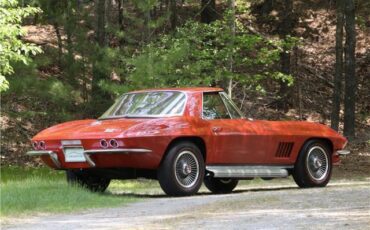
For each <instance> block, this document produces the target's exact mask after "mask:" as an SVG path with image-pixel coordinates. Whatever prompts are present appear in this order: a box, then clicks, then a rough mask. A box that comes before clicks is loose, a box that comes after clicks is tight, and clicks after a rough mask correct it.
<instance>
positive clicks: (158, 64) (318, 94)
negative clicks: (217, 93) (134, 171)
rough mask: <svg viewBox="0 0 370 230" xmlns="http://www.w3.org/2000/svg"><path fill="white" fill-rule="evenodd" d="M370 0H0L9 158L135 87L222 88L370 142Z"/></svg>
mask: <svg viewBox="0 0 370 230" xmlns="http://www.w3.org/2000/svg"><path fill="white" fill-rule="evenodd" d="M369 15H370V2H369V1H368V0H356V1H355V0H217V1H216V0H136V1H133V0H74V1H70V0H22V1H17V0H0V91H1V117H0V123H1V165H35V164H39V163H38V162H34V161H33V160H31V158H28V157H26V156H25V155H24V153H25V152H26V150H27V149H29V148H30V147H31V145H30V141H29V139H30V138H31V137H32V136H33V135H34V134H36V133H37V132H38V131H40V130H42V129H44V128H46V127H48V126H51V125H53V124H57V123H60V122H64V121H69V120H74V119H84V118H96V117H98V116H100V115H101V114H102V113H103V112H104V111H105V110H106V109H107V108H108V107H110V105H111V104H112V103H113V102H114V100H115V98H117V97H118V96H119V95H121V94H122V93H125V92H128V91H130V90H136V89H145V88H162V87H181V86H215V87H222V88H223V89H224V90H225V91H226V92H227V93H228V94H229V96H231V97H232V98H233V100H234V101H235V102H236V104H237V105H238V106H239V108H240V109H241V111H242V112H243V113H244V114H245V116H246V117H252V118H254V119H266V120H307V121H314V122H320V123H323V124H326V125H328V126H331V127H332V128H333V129H335V130H338V131H340V132H341V133H343V134H344V135H345V136H346V137H347V138H348V139H349V140H350V141H351V146H352V148H354V149H357V150H358V149H365V150H366V149H367V150H366V151H367V152H368V149H369V146H370V93H369V92H370V36H369V35H370V34H369V29H370V16H369Z"/></svg>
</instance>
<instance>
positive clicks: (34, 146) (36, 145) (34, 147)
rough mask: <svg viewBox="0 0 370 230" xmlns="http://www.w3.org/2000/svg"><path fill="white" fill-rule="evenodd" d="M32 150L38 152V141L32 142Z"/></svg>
mask: <svg viewBox="0 0 370 230" xmlns="http://www.w3.org/2000/svg"><path fill="white" fill-rule="evenodd" d="M32 148H33V149H34V150H37V148H38V143H37V141H33V142H32Z"/></svg>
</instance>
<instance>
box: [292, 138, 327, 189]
mask: <svg viewBox="0 0 370 230" xmlns="http://www.w3.org/2000/svg"><path fill="white" fill-rule="evenodd" d="M331 171H332V161H331V154H330V151H329V148H328V146H327V145H326V144H325V143H323V142H321V141H318V140H311V141H308V142H307V143H306V144H305V145H304V146H303V148H302V150H301V152H300V153H299V156H298V159H297V161H296V163H295V165H294V169H293V173H292V174H293V178H294V181H295V182H296V183H297V185H298V186H299V187H301V188H310V187H325V186H326V185H327V184H328V182H329V180H330V177H331Z"/></svg>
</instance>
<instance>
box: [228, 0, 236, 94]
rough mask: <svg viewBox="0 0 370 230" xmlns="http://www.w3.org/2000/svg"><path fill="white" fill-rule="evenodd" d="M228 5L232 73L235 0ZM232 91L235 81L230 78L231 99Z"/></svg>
mask: <svg viewBox="0 0 370 230" xmlns="http://www.w3.org/2000/svg"><path fill="white" fill-rule="evenodd" d="M228 5H229V9H230V11H231V12H230V15H229V18H228V21H229V22H228V23H229V26H230V34H231V39H230V48H231V49H230V50H231V51H230V52H231V53H230V57H229V62H230V66H229V71H230V73H232V72H233V71H234V57H233V47H234V39H235V0H228ZM232 90H233V79H232V78H231V77H230V79H229V86H228V94H229V97H230V98H232V94H233V93H232Z"/></svg>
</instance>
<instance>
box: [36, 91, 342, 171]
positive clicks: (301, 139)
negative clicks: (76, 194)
mask: <svg viewBox="0 0 370 230" xmlns="http://www.w3.org/2000/svg"><path fill="white" fill-rule="evenodd" d="M157 90H158V89H157ZM160 90H177V91H182V92H184V93H186V94H187V96H188V99H187V104H186V108H185V111H184V114H183V116H177V117H168V118H151V119H149V118H145V119H132V118H120V119H111V120H80V121H71V122H66V123H62V124H59V125H56V126H53V127H50V128H48V129H45V130H43V131H41V132H40V133H38V134H37V135H36V136H35V137H33V138H32V141H45V143H46V149H47V150H53V151H55V152H56V153H57V155H58V158H59V160H60V161H61V166H62V168H88V167H90V166H89V165H88V164H87V163H66V162H65V160H64V154H63V151H62V146H61V140H81V142H82V145H83V147H84V149H85V150H88V149H100V148H101V146H100V139H106V140H107V141H108V140H110V139H116V140H117V141H118V143H119V145H120V146H119V147H124V148H145V149H150V150H152V152H151V153H140V154H138V153H130V154H96V155H92V156H91V158H92V159H93V161H94V162H95V163H96V167H102V168H107V167H109V168H112V167H130V168H146V169H156V168H158V167H159V164H160V162H161V159H162V157H163V155H164V154H165V151H166V149H167V147H168V146H169V144H170V143H171V141H173V140H174V139H176V138H179V137H189V136H191V137H199V138H201V139H203V141H204V143H205V145H206V150H207V151H206V164H280V165H281V164H284V165H293V164H294V163H295V161H296V158H297V156H298V154H299V151H300V149H301V147H302V145H303V144H304V143H305V142H306V141H307V140H309V139H311V138H322V139H326V140H327V141H330V142H331V143H332V146H333V153H335V152H336V151H337V150H340V149H342V148H344V145H345V143H346V139H345V138H344V137H343V136H341V135H340V134H338V133H337V132H335V131H334V130H332V129H330V128H329V127H327V126H325V125H321V124H318V123H311V122H300V121H260V120H256V121H250V120H247V119H222V120H203V119H202V116H201V114H202V93H203V92H217V91H222V89H219V88H182V89H179V88H176V89H160ZM106 129H110V130H111V132H109V133H107V132H105V130H106ZM280 142H293V143H294V146H293V148H292V151H291V154H290V156H289V157H285V158H282V157H275V153H276V151H277V149H278V145H279V143H280ZM42 159H43V161H44V162H45V163H46V164H47V165H49V166H50V167H53V168H54V167H55V166H54V164H53V163H52V161H51V160H50V159H49V157H48V156H43V157H42ZM338 162H339V157H338V156H337V155H336V154H333V163H338Z"/></svg>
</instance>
